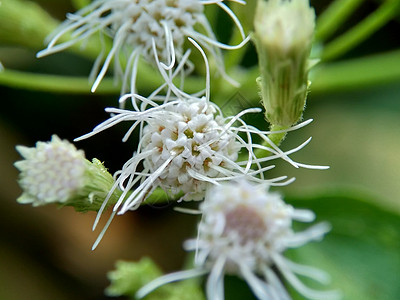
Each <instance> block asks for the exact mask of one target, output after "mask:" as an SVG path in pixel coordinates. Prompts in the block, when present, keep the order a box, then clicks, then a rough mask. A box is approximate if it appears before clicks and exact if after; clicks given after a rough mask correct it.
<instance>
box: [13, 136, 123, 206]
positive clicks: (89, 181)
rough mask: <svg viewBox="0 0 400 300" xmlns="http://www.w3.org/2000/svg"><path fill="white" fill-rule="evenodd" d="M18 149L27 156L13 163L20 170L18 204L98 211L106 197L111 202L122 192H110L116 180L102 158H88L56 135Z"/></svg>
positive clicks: (23, 155)
mask: <svg viewBox="0 0 400 300" xmlns="http://www.w3.org/2000/svg"><path fill="white" fill-rule="evenodd" d="M16 148H17V151H18V152H19V153H20V154H21V155H22V157H23V158H24V160H21V161H17V162H16V163H15V164H14V165H15V167H16V168H17V169H18V170H20V171H21V173H20V178H19V181H18V182H19V184H20V186H21V188H22V190H23V193H22V195H21V196H20V197H19V198H18V199H17V201H18V202H19V203H23V204H25V203H31V204H32V205H33V206H39V205H45V204H49V203H58V204H60V205H68V206H73V207H74V208H75V210H76V211H80V212H86V211H89V210H91V211H98V210H99V209H100V207H101V206H102V205H103V203H104V199H105V198H106V197H107V196H108V199H109V202H110V203H111V204H112V203H116V201H117V200H118V199H119V197H120V195H121V194H120V191H115V192H114V193H112V194H109V191H110V190H111V188H112V186H113V184H114V179H113V177H112V176H111V174H110V173H108V172H107V169H106V168H105V167H104V166H103V164H102V163H101V162H100V161H99V160H97V159H93V162H90V161H88V160H87V159H85V154H84V152H83V151H82V150H77V149H76V148H75V146H74V145H73V144H71V143H70V142H68V141H67V140H60V138H59V137H58V136H56V135H53V136H52V138H51V141H50V142H37V143H36V147H32V148H29V147H25V146H17V147H16Z"/></svg>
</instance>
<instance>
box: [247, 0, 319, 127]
mask: <svg viewBox="0 0 400 300" xmlns="http://www.w3.org/2000/svg"><path fill="white" fill-rule="evenodd" d="M314 29H315V12H314V10H313V9H312V8H311V7H310V5H309V1H308V0H291V1H290V0H269V1H264V0H258V3H257V9H256V15H255V19H254V30H255V32H254V34H253V40H254V42H255V45H256V48H257V52H258V56H259V65H260V71H261V77H259V78H258V79H257V83H258V85H259V86H260V90H261V97H262V101H263V104H264V107H265V110H266V118H267V120H268V121H269V122H270V123H271V125H272V127H273V128H277V129H283V128H288V127H290V126H292V125H293V124H296V123H297V122H298V121H299V120H300V119H301V116H302V113H303V110H304V106H305V102H306V98H307V89H308V85H309V82H308V71H309V69H310V67H311V63H310V60H309V56H310V52H311V44H312V39H313V34H314Z"/></svg>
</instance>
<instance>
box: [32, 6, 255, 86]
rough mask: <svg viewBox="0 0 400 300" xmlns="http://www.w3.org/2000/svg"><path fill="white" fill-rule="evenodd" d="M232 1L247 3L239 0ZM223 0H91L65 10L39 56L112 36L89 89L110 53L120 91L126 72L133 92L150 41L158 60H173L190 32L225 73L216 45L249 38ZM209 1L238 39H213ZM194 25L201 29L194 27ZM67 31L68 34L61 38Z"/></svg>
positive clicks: (149, 57) (148, 53) (101, 74)
mask: <svg viewBox="0 0 400 300" xmlns="http://www.w3.org/2000/svg"><path fill="white" fill-rule="evenodd" d="M231 1H233V2H238V3H241V4H245V2H244V1H240V0H231ZM222 2H223V1H222V0H212V1H204V0H153V1H150V0H95V1H93V3H91V4H90V5H88V6H87V7H85V8H83V9H81V10H80V11H78V12H77V13H75V14H68V16H67V17H68V19H67V20H66V21H64V23H62V24H61V26H60V27H59V28H58V29H57V30H56V31H55V32H54V33H53V34H52V36H51V41H50V42H49V44H48V46H47V48H46V49H44V50H42V51H40V52H39V53H38V55H37V56H38V57H42V56H45V55H48V54H51V53H55V52H59V51H62V50H64V49H66V48H68V47H70V46H72V45H74V44H76V43H78V42H81V41H86V40H87V39H88V38H89V37H91V36H92V35H94V34H95V33H97V32H100V33H102V34H105V35H107V36H110V37H111V38H112V40H113V46H112V49H111V50H110V51H109V53H108V55H107V57H106V59H105V62H104V64H103V67H102V69H101V70H100V72H99V70H98V69H99V64H100V62H101V61H102V59H103V52H104V51H102V53H100V55H99V57H98V59H97V60H96V62H95V64H94V66H93V70H92V74H97V79H96V81H95V82H94V84H93V87H92V91H95V90H96V88H97V86H98V85H99V83H100V81H101V80H102V78H103V77H104V75H105V73H106V71H107V69H108V67H109V65H110V63H111V60H112V59H113V58H114V59H115V70H116V73H117V75H118V74H119V75H121V76H122V74H124V75H123V77H124V79H123V87H122V93H125V92H126V86H125V85H126V84H127V82H128V80H129V78H131V91H132V92H135V90H136V89H135V81H136V80H135V79H136V73H137V68H138V59H139V57H140V56H142V57H143V58H144V59H145V60H147V61H148V62H151V63H154V53H153V49H152V43H153V41H154V42H155V45H156V49H157V52H158V56H159V58H160V60H161V61H163V62H165V63H167V64H168V65H173V62H174V60H175V56H176V57H178V58H181V57H182V56H183V55H184V53H183V52H184V50H183V43H184V40H185V38H186V37H189V36H190V37H192V38H194V39H196V40H197V41H198V42H199V43H200V44H201V45H202V46H204V47H205V48H206V49H207V50H209V52H210V53H211V54H212V55H213V56H214V58H215V59H216V61H217V66H219V68H220V71H221V72H222V74H223V75H225V73H224V67H223V59H222V55H221V52H220V49H221V48H223V49H235V48H237V47H241V46H242V45H243V44H244V43H246V42H247V40H248V38H245V35H244V32H243V29H242V26H241V24H240V22H239V21H238V19H237V17H236V16H235V14H234V13H233V12H232V11H231V10H230V9H229V8H228V7H227V6H226V5H225V4H224V3H222ZM213 3H215V4H217V5H218V6H219V7H220V8H222V9H223V10H224V11H225V12H226V13H227V14H228V15H229V16H230V17H231V18H232V20H233V21H234V23H235V24H236V25H237V27H238V29H239V30H240V33H241V35H242V38H243V42H242V43H240V44H239V45H237V46H229V45H225V44H222V43H219V42H218V41H217V40H216V38H215V35H214V33H213V31H212V28H211V26H210V24H209V22H208V20H207V19H206V17H205V15H204V13H203V10H204V6H205V5H208V4H213ZM198 27H199V28H200V31H197V30H198V29H197V28H198ZM65 37H67V38H68V39H69V40H68V41H63V40H64V39H65ZM59 41H61V43H59ZM57 43H59V44H57ZM121 54H124V55H125V54H127V65H126V67H125V71H123V70H122V68H121V65H120V63H119V58H120V55H121Z"/></svg>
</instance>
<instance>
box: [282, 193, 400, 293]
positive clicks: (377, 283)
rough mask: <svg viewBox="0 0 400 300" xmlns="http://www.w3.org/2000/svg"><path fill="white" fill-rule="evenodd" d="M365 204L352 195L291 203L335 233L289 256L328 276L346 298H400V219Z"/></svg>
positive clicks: (359, 197)
mask: <svg viewBox="0 0 400 300" xmlns="http://www.w3.org/2000/svg"><path fill="white" fill-rule="evenodd" d="M365 200H366V197H365V196H362V195H352V194H348V195H343V194H336V195H334V194H332V195H320V196H315V197H313V198H309V199H305V198H291V199H289V202H290V203H292V204H293V205H294V206H296V207H307V208H309V209H311V210H313V211H314V212H315V213H316V215H317V217H318V220H320V221H322V220H327V221H329V222H330V223H331V225H332V231H331V232H330V233H329V234H328V235H327V236H326V238H325V239H324V240H323V242H321V243H314V244H309V245H306V246H304V247H301V248H299V249H296V250H291V251H288V254H289V256H290V257H291V258H293V259H294V260H295V261H296V262H299V263H302V264H308V265H312V266H315V267H318V268H321V269H323V270H325V271H326V272H328V273H329V274H330V275H331V276H332V283H333V286H334V288H336V289H340V290H341V291H342V292H343V295H344V297H343V299H351V300H357V299H360V300H361V299H362V300H368V299H371V300H372V299H385V300H389V299H398V295H399V294H400V286H399V284H398V279H399V277H398V276H399V274H400V230H399V229H400V217H399V216H398V215H397V214H394V213H392V212H389V211H385V210H383V209H381V208H380V207H378V206H376V205H373V204H371V203H367V202H366V201H365ZM299 299H301V298H299Z"/></svg>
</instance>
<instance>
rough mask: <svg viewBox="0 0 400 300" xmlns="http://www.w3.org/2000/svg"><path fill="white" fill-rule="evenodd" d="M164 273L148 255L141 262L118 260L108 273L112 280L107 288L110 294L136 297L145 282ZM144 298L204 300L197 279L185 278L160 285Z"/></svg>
mask: <svg viewBox="0 0 400 300" xmlns="http://www.w3.org/2000/svg"><path fill="white" fill-rule="evenodd" d="M161 275H162V272H161V270H160V269H159V268H158V266H157V265H156V264H155V263H154V262H153V261H152V260H151V259H150V258H147V257H144V258H142V259H141V260H140V261H139V262H127V261H118V262H117V263H116V270H114V271H111V272H109V273H108V278H109V279H110V281H111V284H110V286H109V287H108V288H107V289H106V294H107V295H108V296H114V297H115V296H122V295H124V296H129V297H131V298H132V299H135V294H136V292H137V291H138V290H139V289H140V288H141V287H142V286H144V285H145V284H147V283H149V282H150V281H152V280H154V279H156V278H157V277H160V276H161ZM144 299H148V300H186V299H187V300H189V299H190V300H203V299H204V297H203V294H202V292H201V290H200V287H199V286H198V285H197V281H195V280H184V281H181V282H177V283H172V284H167V285H163V286H161V287H159V288H158V289H156V290H154V291H153V292H151V293H150V294H148V295H147V296H146V297H145V298H144Z"/></svg>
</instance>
